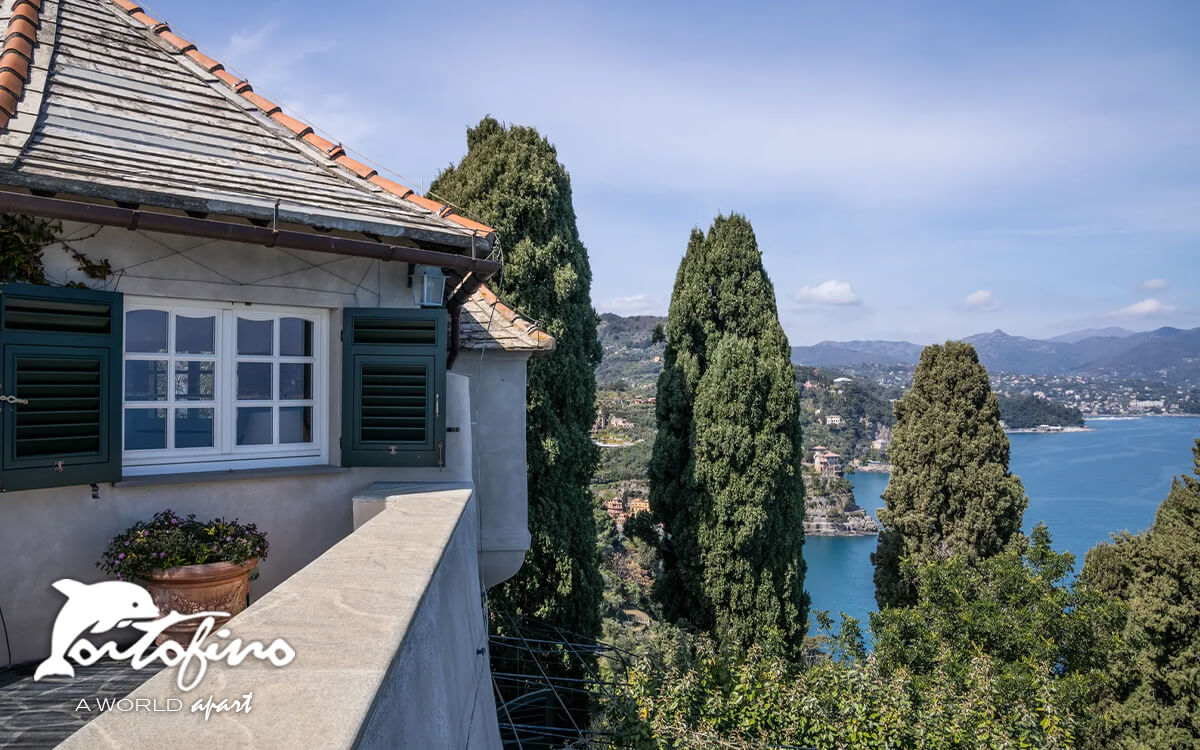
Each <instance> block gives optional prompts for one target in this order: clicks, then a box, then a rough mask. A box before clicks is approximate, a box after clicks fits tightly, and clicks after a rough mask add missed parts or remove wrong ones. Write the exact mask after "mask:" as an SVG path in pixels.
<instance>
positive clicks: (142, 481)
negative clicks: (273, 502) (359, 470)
mask: <svg viewBox="0 0 1200 750" xmlns="http://www.w3.org/2000/svg"><path fill="white" fill-rule="evenodd" d="M347 471H350V470H349V469H347V468H345V467H342V466H329V465H326V464H315V465H312V466H279V467H276V468H272V469H224V470H222V471H193V472H176V473H173V474H146V475H144V476H134V477H123V478H122V479H121V481H119V482H113V487H150V486H156V485H165V484H199V483H201V482H228V481H236V480H239V479H276V478H288V477H301V476H310V475H314V474H316V475H319V474H344V473H346V472H347Z"/></svg>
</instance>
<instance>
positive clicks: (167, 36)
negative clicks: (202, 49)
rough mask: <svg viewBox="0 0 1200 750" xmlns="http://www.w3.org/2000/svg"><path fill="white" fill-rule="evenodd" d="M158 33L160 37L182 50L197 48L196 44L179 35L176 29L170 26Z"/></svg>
mask: <svg viewBox="0 0 1200 750" xmlns="http://www.w3.org/2000/svg"><path fill="white" fill-rule="evenodd" d="M163 26H166V24H163ZM156 33H157V34H158V38H159V39H162V40H163V41H165V42H166V43H167V44H170V45H171V46H172V47H174V48H175V49H177V50H179V51H180V52H187V51H189V50H194V49H196V45H194V44H192V43H191V42H189V41H188V40H186V39H184V38H183V37H181V36H179V35H178V34H176V33H175V32H174V31H171V29H170V27H168V28H167V29H166V30H164V31H159V32H156Z"/></svg>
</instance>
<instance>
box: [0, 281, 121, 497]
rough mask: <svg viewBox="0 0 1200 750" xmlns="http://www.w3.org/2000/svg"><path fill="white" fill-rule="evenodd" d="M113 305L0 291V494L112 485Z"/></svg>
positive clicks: (115, 452)
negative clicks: (1, 398) (0, 398)
mask: <svg viewBox="0 0 1200 750" xmlns="http://www.w3.org/2000/svg"><path fill="white" fill-rule="evenodd" d="M121 325H122V314H121V295H120V294H118V293H115V292H98V291H94V290H91V289H68V288H60V287H43V286H31V285H27V284H2V285H0V394H3V395H8V396H16V397H17V398H20V399H25V400H27V401H28V402H29V403H28V404H9V403H3V404H0V490H26V489H35V488H39V487H63V486H68V485H77V484H92V483H94V482H112V481H116V480H118V479H120V478H121V375H120V373H121V351H122V348H121V341H122V339H121Z"/></svg>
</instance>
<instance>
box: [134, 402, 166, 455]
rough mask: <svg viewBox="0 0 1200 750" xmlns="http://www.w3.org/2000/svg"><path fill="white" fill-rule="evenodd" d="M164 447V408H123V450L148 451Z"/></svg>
mask: <svg viewBox="0 0 1200 750" xmlns="http://www.w3.org/2000/svg"><path fill="white" fill-rule="evenodd" d="M166 447H167V410H166V409H126V410H125V450H128V451H148V450H161V449H163V448H166Z"/></svg>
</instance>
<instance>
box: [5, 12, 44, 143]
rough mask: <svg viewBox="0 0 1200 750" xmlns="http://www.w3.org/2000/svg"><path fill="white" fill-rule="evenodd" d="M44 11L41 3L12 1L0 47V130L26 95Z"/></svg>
mask: <svg viewBox="0 0 1200 750" xmlns="http://www.w3.org/2000/svg"><path fill="white" fill-rule="evenodd" d="M41 12H42V0H13V3H12V15H11V16H10V17H9V20H8V28H7V30H6V31H5V32H4V45H3V47H0V130H3V129H5V128H7V127H8V121H9V120H10V119H12V118H13V117H14V116H15V115H16V114H17V105H18V104H19V103H20V101H21V97H22V96H24V95H25V84H27V83H29V75H30V66H31V65H32V64H33V50H34V48H35V47H36V46H37V30H38V27H39V26H41V23H42V20H41Z"/></svg>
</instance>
